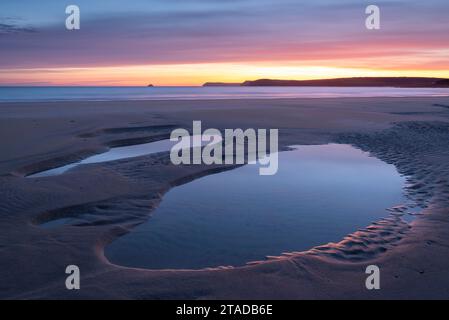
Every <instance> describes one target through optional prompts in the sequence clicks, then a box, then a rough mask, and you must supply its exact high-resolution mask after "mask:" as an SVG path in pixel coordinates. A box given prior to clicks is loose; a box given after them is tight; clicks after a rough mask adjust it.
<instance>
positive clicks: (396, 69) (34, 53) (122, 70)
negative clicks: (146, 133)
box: [0, 0, 449, 86]
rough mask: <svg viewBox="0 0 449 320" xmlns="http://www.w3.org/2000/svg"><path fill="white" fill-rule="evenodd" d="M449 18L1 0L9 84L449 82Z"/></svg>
mask: <svg viewBox="0 0 449 320" xmlns="http://www.w3.org/2000/svg"><path fill="white" fill-rule="evenodd" d="M370 4H375V5H377V6H378V7H379V8H380V23H381V25H380V26H381V28H380V29H379V30H368V29H367V28H366V27H365V19H366V17H367V15H366V14H365V8H366V7H367V6H368V5H370ZM68 5H77V6H78V7H79V8H80V13H81V14H80V18H81V19H80V29H79V30H67V29H66V27H65V20H66V18H67V16H68V15H67V14H66V13H65V8H66V6H68ZM448 17H449V1H447V0H426V1H422V0H381V1H376V0H371V1H365V0H313V1H312V0H310V1H309V0H226V1H225V0H127V1H123V0H69V1H64V0H47V1H44V0H42V1H33V0H1V1H0V85H89V86H90V85H93V86H94V85H138V86H141V85H147V84H149V83H151V84H154V85H201V84H202V83H204V82H206V81H213V82H242V81H245V80H255V79H259V78H276V79H318V78H337V77H353V76H429V77H447V78H449V18H448Z"/></svg>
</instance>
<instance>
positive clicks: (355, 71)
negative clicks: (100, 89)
mask: <svg viewBox="0 0 449 320" xmlns="http://www.w3.org/2000/svg"><path fill="white" fill-rule="evenodd" d="M0 75H1V79H2V80H0V85H2V84H3V85H7V84H15V85H20V84H24V85H68V86H69V85H86V86H101V85H104V86H109V85H110V86H145V85H148V84H153V85H156V86H198V85H202V84H203V83H205V82H237V83H240V82H243V81H245V80H255V79H260V78H271V79H285V80H310V79H329V78H344V77H439V78H449V70H447V69H438V70H428V69H418V68H417V69H407V70H403V69H397V70H396V69H385V70H383V69H370V68H345V67H331V66H318V65H317V66H311V65H301V64H299V63H295V62H286V63H284V64H282V65H279V64H270V63H265V64H260V63H255V64H251V63H200V64H172V65H140V66H120V67H89V68H45V69H3V70H0Z"/></svg>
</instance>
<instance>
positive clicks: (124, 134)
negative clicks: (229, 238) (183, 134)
mask: <svg viewBox="0 0 449 320" xmlns="http://www.w3.org/2000/svg"><path fill="white" fill-rule="evenodd" d="M195 120H201V121H202V124H203V126H204V127H205V128H218V129H220V130H224V129H225V128H242V129H246V128H276V129H279V146H280V148H281V150H282V149H285V148H286V147H287V146H290V145H320V144H328V143H341V144H350V145H352V146H354V147H356V148H358V149H361V150H363V151H366V152H369V153H370V154H371V155H372V156H375V157H376V158H378V159H380V160H382V161H384V162H386V163H389V164H393V165H394V166H395V167H396V169H397V171H398V172H399V173H401V174H403V175H405V176H407V177H408V183H407V186H406V189H405V190H406V192H407V194H408V195H409V196H410V197H411V198H413V199H414V200H415V201H417V202H419V203H421V204H422V205H423V207H425V209H424V210H423V211H422V212H420V214H419V216H417V217H416V219H415V220H413V222H411V223H406V222H405V221H404V220H402V219H401V218H400V217H399V216H398V217H395V216H391V217H389V218H386V219H383V220H380V221H373V223H372V225H371V226H366V228H363V229H360V230H354V232H353V233H352V234H348V235H347V237H345V238H343V239H341V242H338V243H331V244H325V243H323V244H322V246H319V247H316V248H310V250H308V251H303V252H290V253H286V254H284V255H282V256H278V257H270V258H269V259H267V260H264V261H259V262H253V263H251V264H250V265H247V266H243V267H231V266H221V267H217V268H209V269H203V270H144V269H137V268H126V267H123V266H118V265H114V264H112V263H110V262H109V261H108V259H107V258H106V257H105V255H104V248H105V246H106V245H108V244H109V243H111V242H112V241H114V240H115V239H117V238H118V237H120V236H122V235H125V234H126V233H128V232H129V231H131V230H132V229H133V228H135V227H136V226H137V225H139V224H141V223H143V222H145V221H147V220H148V218H149V217H150V216H151V214H152V209H154V208H156V207H157V206H158V205H159V203H160V201H161V199H162V198H163V196H164V194H165V193H166V192H168V191H169V190H170V189H172V188H173V187H175V186H178V185H182V184H185V183H188V182H190V181H192V180H195V179H197V178H199V177H204V176H207V175H210V174H212V173H216V172H220V171H223V170H232V169H233V168H234V167H233V166H231V165H222V166H220V165H210V166H207V165H195V166H175V165H173V164H172V163H171V162H170V157H169V154H168V152H165V153H164V152H163V153H156V154H153V155H148V156H141V157H137V158H133V159H132V160H129V161H122V160H119V161H114V162H110V163H103V164H96V165H89V166H85V167H79V168H76V169H75V170H72V171H70V172H67V173H66V174H63V175H59V176H54V177H51V178H36V179H29V178H26V176H27V175H30V174H33V173H36V172H39V171H43V170H47V169H51V168H53V167H57V166H62V165H65V164H67V163H70V162H74V161H78V160H81V159H83V158H85V157H87V156H91V155H94V154H97V153H100V152H104V151H106V150H108V148H110V147H117V146H126V145H133V144H138V143H145V142H151V141H158V140H162V139H167V138H168V137H169V135H170V132H171V131H172V130H173V128H186V129H189V128H191V126H192V121H195ZM448 134H449V98H447V97H425V98H420V97H410V98H401V97H395V98H382V97H376V98H319V99H306V98H296V99H221V100H201V101H200V100H176V101H171V100H161V101H75V102H74V101H72V102H70V101H64V102H56V101H55V102H4V103H0V139H1V142H0V143H1V144H0V145H1V148H2V153H1V154H0V185H1V190H2V192H1V194H0V228H1V230H2V232H1V234H0V264H1V265H2V272H1V273H0V298H2V299H32V298H33V299H34V298H36V299H83V298H87V299H89V298H90V299H108V298H110V299H406V298H407V299H421V298H424V299H429V298H436V299H444V298H446V299H447V298H449V271H448V270H449V258H447V257H449V235H448V233H447V229H448V228H449V203H448V202H449V140H448V139H447V138H448ZM86 211H89V212H92V215H93V217H90V219H89V220H86V221H85V223H84V224H80V225H78V226H76V227H75V226H67V227H63V228H54V229H45V228H42V227H40V226H39V224H40V223H44V222H47V221H51V220H54V219H57V218H64V217H76V216H77V215H81V214H83V213H85V212H86ZM71 264H75V265H78V266H79V268H80V270H81V274H82V290H73V291H70V290H67V289H66V287H65V278H66V277H67V275H66V274H65V268H66V266H67V265H71ZM368 265H378V266H379V267H380V268H381V270H382V273H381V284H382V287H381V290H372V291H370V290H367V289H366V287H365V279H366V277H367V275H366V274H365V269H366V267H367V266H368Z"/></svg>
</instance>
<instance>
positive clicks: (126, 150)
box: [27, 135, 222, 178]
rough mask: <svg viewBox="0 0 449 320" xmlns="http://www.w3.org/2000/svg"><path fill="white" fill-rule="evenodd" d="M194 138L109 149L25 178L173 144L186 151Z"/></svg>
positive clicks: (217, 139)
mask: <svg viewBox="0 0 449 320" xmlns="http://www.w3.org/2000/svg"><path fill="white" fill-rule="evenodd" d="M195 137H196V136H193V137H184V138H182V139H181V140H180V141H179V142H178V141H170V139H166V140H160V141H155V142H149V143H142V144H136V145H131V146H125V147H116V148H111V149H109V151H107V152H104V153H100V154H96V155H94V156H91V157H88V158H86V159H83V160H81V161H78V162H74V163H70V164H67V165H64V166H61V167H57V168H53V169H49V170H45V171H41V172H37V173H34V174H31V175H29V176H27V178H40V177H49V176H56V175H60V174H63V173H65V172H67V171H69V170H70V169H73V168H75V167H78V166H80V165H84V164H92V163H101V162H108V161H114V160H120V159H127V158H134V157H139V156H143V155H149V154H153V153H158V152H164V151H170V150H171V149H172V147H175V144H176V147H175V148H174V149H173V150H175V151H176V150H178V149H186V148H188V149H189V148H190V147H191V146H192V145H193V139H194V138H195ZM202 138H203V140H206V141H201V145H206V144H208V143H209V141H210V142H212V143H219V142H221V140H222V138H221V136H211V135H203V136H202Z"/></svg>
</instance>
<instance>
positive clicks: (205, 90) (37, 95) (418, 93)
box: [0, 86, 449, 102]
mask: <svg viewBox="0 0 449 320" xmlns="http://www.w3.org/2000/svg"><path fill="white" fill-rule="evenodd" d="M446 96H449V88H395V87H238V86H236V87H201V86H161V87H131V86H126V87H118V86H109V87H107V86H98V87H93V86H3V87H0V102H50V101H126V100H222V99H287V98H351V97H359V98H374V97H446Z"/></svg>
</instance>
